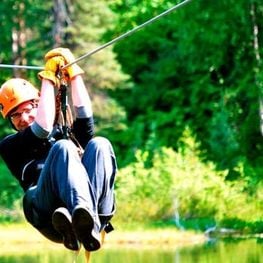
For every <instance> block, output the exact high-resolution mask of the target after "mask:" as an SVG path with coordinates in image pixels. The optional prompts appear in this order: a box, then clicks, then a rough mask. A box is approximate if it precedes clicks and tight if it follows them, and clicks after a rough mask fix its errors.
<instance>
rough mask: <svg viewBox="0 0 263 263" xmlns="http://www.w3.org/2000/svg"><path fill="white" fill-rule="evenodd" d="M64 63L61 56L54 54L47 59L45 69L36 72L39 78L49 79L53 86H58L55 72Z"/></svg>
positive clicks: (56, 72)
mask: <svg viewBox="0 0 263 263" xmlns="http://www.w3.org/2000/svg"><path fill="white" fill-rule="evenodd" d="M64 65H65V60H64V58H63V57H62V56H54V57H52V58H50V59H48V60H47V62H46V64H45V69H44V70H43V71H41V72H39V73H38V77H39V78H40V79H48V80H50V81H51V82H52V83H53V84H54V86H56V87H58V86H59V79H58V77H57V74H58V72H59V69H60V68H61V67H63V66H64Z"/></svg>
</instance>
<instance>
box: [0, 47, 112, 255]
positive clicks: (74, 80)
mask: <svg viewBox="0 0 263 263" xmlns="http://www.w3.org/2000/svg"><path fill="white" fill-rule="evenodd" d="M45 59H46V64H45V70H43V71H41V72H39V74H38V76H39V78H40V79H41V83H42V84H41V90H40V92H39V90H38V89H36V88H35V87H34V86H33V85H32V84H31V83H29V82H28V81H26V80H24V79H21V78H13V79H10V80H7V81H6V82H5V83H4V84H3V85H2V86H1V89H0V106H1V113H2V115H3V117H4V118H7V119H9V120H10V122H11V125H12V127H13V128H14V129H15V130H16V131H17V132H16V133H15V134H11V135H9V136H7V137H5V138H4V139H2V141H1V142H0V154H1V156H2V158H3V160H4V161H5V163H6V165H7V166H8V168H9V169H10V171H11V173H12V174H13V176H14V177H16V179H17V180H18V181H19V183H20V185H21V187H22V188H23V190H24V192H25V196H24V198H23V208H24V213H25V216H26V219H27V220H28V221H29V222H30V223H31V224H32V225H33V226H34V227H35V228H37V229H38V230H39V231H40V232H41V233H42V234H43V235H44V236H46V237H47V238H49V239H50V240H52V241H54V242H61V243H64V245H65V247H66V248H68V249H71V250H79V249H80V243H82V244H83V246H84V248H85V249H86V250H87V251H95V250H98V249H99V248H100V247H101V240H100V232H102V231H104V230H105V231H106V230H107V228H108V229H109V226H110V223H109V221H110V219H111V217H112V216H113V214H114V212H115V199H114V180H115V174H116V170H117V168H116V158H115V155H114V152H113V149H112V146H111V143H110V142H109V141H108V140H107V139H106V138H102V137H95V136H94V121H93V113H92V107H91V101H90V97H89V94H88V91H87V89H86V87H85V84H84V81H83V79H82V74H83V73H84V72H83V70H82V69H81V68H80V67H79V66H78V65H76V64H73V65H72V66H70V67H68V68H66V69H65V70H64V72H63V74H64V75H65V76H67V79H68V81H69V83H70V90H71V97H72V102H73V110H74V111H75V116H76V118H75V120H74V122H73V124H72V125H71V126H70V127H67V128H68V130H70V133H71V134H74V138H76V139H77V141H78V143H77V144H76V143H74V142H73V140H70V139H64V137H63V136H62V135H63V134H62V133H63V129H62V128H61V125H60V124H59V123H57V122H56V120H57V114H58V112H57V107H56V96H57V94H58V93H59V91H58V90H59V88H60V80H59V79H58V78H57V73H58V72H59V71H61V68H62V66H63V65H65V64H67V63H71V62H72V61H74V59H75V58H74V56H73V54H72V53H71V51H70V50H69V49H67V48H56V49H53V50H51V51H49V52H48V53H47V54H46V56H45ZM80 145H81V147H82V149H83V153H82V154H80V153H79V146H80Z"/></svg>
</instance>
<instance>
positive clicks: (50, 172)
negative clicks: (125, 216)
mask: <svg viewBox="0 0 263 263" xmlns="http://www.w3.org/2000/svg"><path fill="white" fill-rule="evenodd" d="M116 171H117V165H116V158H115V155H114V152H113V149H112V146H111V144H110V142H109V141H108V140H107V139H105V138H103V137H95V138H93V139H91V140H90V141H89V143H88V144H87V146H86V148H85V151H84V154H83V156H82V158H80V156H79V154H78V151H77V148H76V146H75V145H74V143H73V142H72V141H70V140H64V139H62V140H59V141H57V142H56V143H55V144H54V145H53V147H52V148H51V150H50V152H49V154H48V157H47V159H46V162H45V165H44V168H43V170H42V172H41V174H40V177H39V180H38V183H37V185H36V186H34V187H32V188H30V189H29V190H28V191H27V192H26V194H25V197H24V199H23V207H24V213H25V216H26V218H27V220H28V221H29V222H30V223H31V224H32V225H33V226H34V227H36V228H37V229H38V230H39V231H40V232H41V233H42V234H44V235H45V236H46V237H48V238H49V239H51V240H53V241H57V242H61V237H59V236H58V235H57V233H53V231H55V230H54V229H52V228H53V227H52V222H51V218H52V214H53V212H54V210H55V209H56V208H58V207H60V206H64V207H66V208H67V209H68V210H69V212H70V213H72V211H73V209H74V207H75V206H76V205H83V206H85V207H88V208H89V210H90V211H92V212H93V213H94V215H98V217H99V219H100V221H101V225H102V228H103V227H104V226H105V225H106V224H107V223H108V221H109V220H110V218H111V217H112V216H113V214H114V212H115V198H114V180H115V175H116ZM50 231H51V232H50Z"/></svg>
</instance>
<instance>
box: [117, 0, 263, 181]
mask: <svg viewBox="0 0 263 263" xmlns="http://www.w3.org/2000/svg"><path fill="white" fill-rule="evenodd" d="M253 3H254V4H255V7H256V8H255V9H256V14H255V18H256V19H255V20H256V25H257V26H258V27H259V34H258V38H259V41H260V40H261V39H262V38H263V35H262V32H263V31H262V26H261V24H260V21H261V20H262V17H263V12H262V10H263V8H262V3H261V1H253ZM174 4H175V3H172V2H170V1H165V2H164V1H161V0H159V1H116V3H115V5H113V9H114V11H115V12H116V13H118V14H119V21H118V23H117V24H116V27H115V30H117V32H120V33H121V32H126V31H128V30H130V29H131V28H134V27H135V26H136V25H139V24H141V23H142V22H145V21H147V20H148V19H149V18H152V17H153V16H155V15H157V14H159V13H161V12H162V11H163V10H166V9H168V8H169V7H171V6H172V5H174ZM251 4H252V2H250V1H245V0H242V1H239V2H238V3H237V2H236V1H233V0H232V1H220V2H216V3H215V1H206V2H204V1H192V2H190V3H189V4H188V5H186V6H184V8H182V9H180V10H177V11H176V12H174V13H171V14H169V15H168V16H166V17H163V18H162V19H160V20H159V21H157V22H155V23H154V24H151V25H150V26H148V27H146V28H144V29H142V30H141V31H139V32H137V33H136V34H134V35H132V36H130V37H129V38H128V39H126V40H125V41H123V42H120V43H118V44H117V45H116V46H115V48H114V50H115V51H116V52H117V54H118V60H119V61H120V63H121V65H122V68H123V69H124V71H125V72H126V73H128V74H129V75H131V78H132V81H133V83H134V85H133V86H131V88H130V89H126V90H123V91H122V92H118V94H114V96H115V97H116V98H117V100H118V101H119V102H120V103H121V104H122V105H123V107H124V108H125V110H126V112H127V121H128V122H129V124H130V125H129V130H128V131H127V133H126V137H125V136H123V137H125V138H126V142H127V144H128V146H129V147H130V148H133V149H134V148H135V149H140V148H142V147H145V144H146V143H147V142H148V139H149V138H152V135H153V134H154V136H155V144H156V147H158V146H167V147H173V148H174V149H175V150H176V149H177V148H178V139H179V138H180V136H181V135H182V132H183V131H184V130H185V127H190V128H191V130H192V131H193V132H194V134H195V135H196V136H197V138H198V141H199V142H200V149H201V152H200V156H202V158H203V160H208V161H213V162H214V163H215V164H216V168H217V169H221V170H228V173H229V174H228V175H227V176H226V178H227V179H233V178H238V177H239V176H241V174H236V173H235V172H234V168H235V167H236V165H238V163H239V162H240V161H244V159H246V160H247V163H248V164H250V165H252V166H254V167H256V166H259V163H260V160H261V155H262V143H261V142H262V136H261V135H260V129H259V114H258V110H259V107H258V95H259V93H258V91H259V90H258V83H257V82H256V81H255V77H256V76H255V71H254V69H257V72H261V71H259V70H260V68H258V63H257V61H256V58H255V50H254V47H253V45H252V43H253V41H254V36H253V27H254V24H253V20H252V16H251V8H252V5H251ZM259 43H261V42H259ZM259 53H260V54H262V46H259ZM136 54H137V56H136ZM134 58H136V59H134ZM258 75H260V74H258ZM257 79H258V80H259V78H257ZM153 126H154V130H152V127H153ZM138 127H140V129H138ZM130 130H131V131H132V132H130ZM124 132H126V131H124ZM135 132H136V139H135V140H134V134H135ZM127 154H129V153H127ZM122 155H126V152H124V153H122ZM130 160H131V159H130ZM256 169H257V168H256ZM246 176H248V177H249V176H251V174H249V173H248V174H246ZM259 176H260V174H257V175H256V177H259Z"/></svg>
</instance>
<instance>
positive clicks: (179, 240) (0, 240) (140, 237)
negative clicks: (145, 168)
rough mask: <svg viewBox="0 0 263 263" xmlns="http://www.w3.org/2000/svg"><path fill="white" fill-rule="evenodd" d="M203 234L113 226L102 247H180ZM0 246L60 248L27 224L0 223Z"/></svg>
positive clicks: (199, 240)
mask: <svg viewBox="0 0 263 263" xmlns="http://www.w3.org/2000/svg"><path fill="white" fill-rule="evenodd" d="M203 242H205V236H204V235H203V234H198V233H195V232H190V231H178V230H176V229H172V228H166V229H155V230H154V229H139V230H123V229H115V230H114V231H113V232H111V233H109V234H107V235H106V238H105V243H104V247H105V248H109V247H114V246H118V247H119V246H129V247H134V248H136V247H139V246H140V247H141V246H143V247H144V248H147V247H149V248H151V247H153V246H155V247H157V246H158V247H159V248H160V247H165V248H166V247H173V248H178V247H183V246H192V245H196V244H202V243H203ZM0 247H1V250H2V251H5V253H7V252H10V253H12V252H16V253H17V252H18V251H21V253H22V252H25V251H29V250H30V251H33V250H35V251H37V250H42V249H63V246H61V244H56V243H53V242H51V241H49V240H48V239H46V238H44V237H43V236H42V235H41V234H40V233H38V231H37V230H35V229H34V228H33V227H31V226H30V225H29V224H26V223H21V224H2V225H0Z"/></svg>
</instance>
